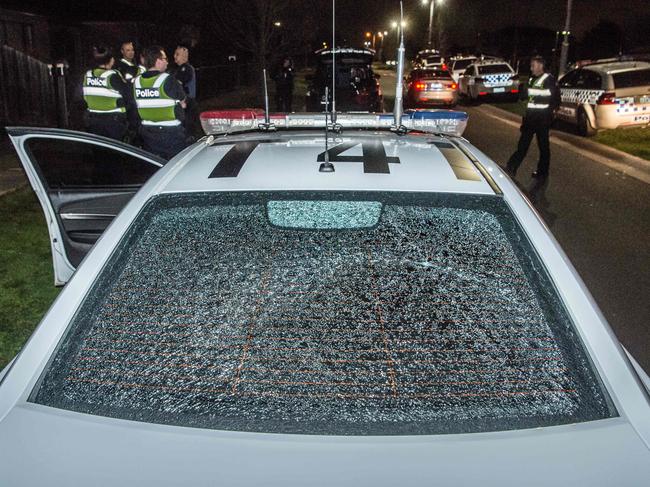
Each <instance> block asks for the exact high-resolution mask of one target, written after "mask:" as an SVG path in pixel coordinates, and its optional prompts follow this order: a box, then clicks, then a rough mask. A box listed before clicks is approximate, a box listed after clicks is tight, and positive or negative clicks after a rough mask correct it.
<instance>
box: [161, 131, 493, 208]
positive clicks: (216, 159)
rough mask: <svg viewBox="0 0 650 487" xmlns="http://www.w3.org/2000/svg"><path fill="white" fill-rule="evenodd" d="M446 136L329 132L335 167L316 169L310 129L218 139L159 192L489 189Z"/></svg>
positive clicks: (320, 143)
mask: <svg viewBox="0 0 650 487" xmlns="http://www.w3.org/2000/svg"><path fill="white" fill-rule="evenodd" d="M451 140H453V139H450V138H446V137H442V136H437V135H431V134H409V135H406V136H398V135H396V134H393V133H389V132H376V131H354V130H349V131H344V133H343V134H336V135H333V134H330V135H329V141H328V146H329V151H328V153H329V160H330V161H331V162H332V164H333V165H334V167H335V171H334V172H329V173H328V172H320V171H319V168H320V166H321V164H322V162H323V161H324V160H325V154H324V153H325V140H324V135H323V134H322V133H319V132H316V131H295V132H294V131H288V132H275V133H246V134H240V135H230V136H227V137H223V136H221V137H217V138H215V140H214V142H213V143H212V144H211V145H210V146H206V147H205V148H204V149H203V150H201V151H200V152H199V153H198V154H195V155H194V156H193V157H192V159H191V160H190V161H189V162H188V163H187V164H185V165H184V166H183V167H182V168H181V169H180V170H179V172H178V174H176V175H175V176H174V177H173V178H172V179H171V180H170V181H169V182H168V183H167V184H166V186H165V187H164V188H163V189H162V191H161V192H163V193H167V192H185V191H190V192H192V191H223V190H235V191H240V190H276V189H277V190H280V189H282V190H287V189H289V190H308V191H309V190H359V191H361V190H368V191H379V190H386V191H432V192H450V193H473V194H492V195H493V194H494V190H493V189H492V188H491V186H490V184H489V183H488V182H487V181H486V179H485V178H484V177H483V176H482V175H481V172H479V170H478V169H477V167H476V166H475V165H474V163H473V162H472V161H471V160H470V159H469V158H468V157H467V156H466V155H465V154H464V153H463V152H462V151H461V150H460V149H459V148H458V147H457V146H456V145H454V143H452V142H451Z"/></svg>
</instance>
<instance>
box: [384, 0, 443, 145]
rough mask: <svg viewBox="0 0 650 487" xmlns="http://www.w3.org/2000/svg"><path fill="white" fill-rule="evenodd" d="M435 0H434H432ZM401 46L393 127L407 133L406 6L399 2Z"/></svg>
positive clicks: (398, 56)
mask: <svg viewBox="0 0 650 487" xmlns="http://www.w3.org/2000/svg"><path fill="white" fill-rule="evenodd" d="M432 1H433V0H432ZM399 10H400V14H399V26H398V29H399V33H400V39H399V48H398V49H397V86H396V87H395V106H394V107H393V127H391V129H392V130H394V131H396V132H397V133H405V131H406V129H405V127H404V126H403V125H402V114H403V107H402V91H403V89H404V88H403V84H402V82H403V78H404V6H403V4H402V2H401V1H400V2H399Z"/></svg>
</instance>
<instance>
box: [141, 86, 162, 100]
mask: <svg viewBox="0 0 650 487" xmlns="http://www.w3.org/2000/svg"><path fill="white" fill-rule="evenodd" d="M135 95H136V96H137V97H138V98H158V97H159V96H160V90H158V89H156V88H136V89H135Z"/></svg>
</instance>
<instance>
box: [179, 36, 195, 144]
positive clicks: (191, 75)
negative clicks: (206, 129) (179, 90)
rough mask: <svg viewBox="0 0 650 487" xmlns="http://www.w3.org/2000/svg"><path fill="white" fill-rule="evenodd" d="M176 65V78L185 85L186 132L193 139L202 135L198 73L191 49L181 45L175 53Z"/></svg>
mask: <svg viewBox="0 0 650 487" xmlns="http://www.w3.org/2000/svg"><path fill="white" fill-rule="evenodd" d="M174 63H176V70H175V72H174V76H175V77H176V79H177V80H178V81H179V82H180V83H181V85H183V90H184V91H185V95H186V96H187V98H186V103H187V108H186V109H185V123H184V126H185V131H186V132H187V134H188V135H189V136H190V137H191V136H192V135H194V134H198V133H200V130H201V126H200V124H199V109H198V105H197V103H196V71H195V70H194V66H192V65H191V64H190V51H189V48H188V47H187V46H185V45H183V44H179V45H178V46H177V47H176V50H175V51H174Z"/></svg>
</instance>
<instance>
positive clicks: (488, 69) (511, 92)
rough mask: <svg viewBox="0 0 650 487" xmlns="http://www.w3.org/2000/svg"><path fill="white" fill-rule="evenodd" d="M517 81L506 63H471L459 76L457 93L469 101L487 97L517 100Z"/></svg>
mask: <svg viewBox="0 0 650 487" xmlns="http://www.w3.org/2000/svg"><path fill="white" fill-rule="evenodd" d="M517 80H518V76H517V73H515V70H514V69H512V67H511V66H510V64H508V63H507V62H505V61H501V60H494V59H485V60H481V61H478V62H474V63H472V64H471V65H469V66H468V67H467V68H466V69H465V71H464V72H463V74H461V75H460V77H459V78H458V92H459V93H460V95H461V96H464V97H466V98H469V99H470V100H471V101H477V100H479V99H481V98H486V97H488V96H500V97H506V96H507V97H510V98H517V96H518V93H519V85H518V84H517Z"/></svg>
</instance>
